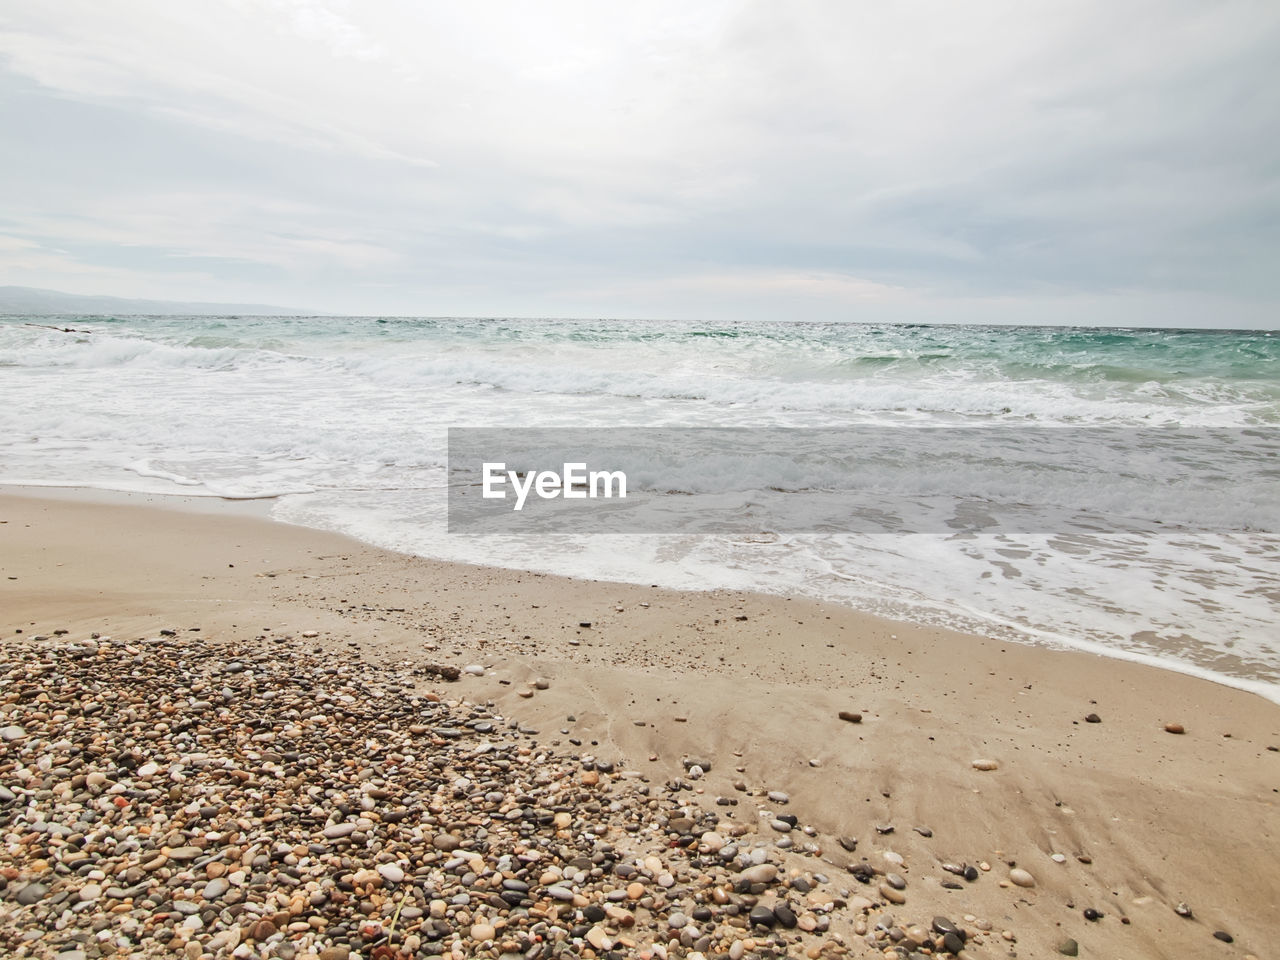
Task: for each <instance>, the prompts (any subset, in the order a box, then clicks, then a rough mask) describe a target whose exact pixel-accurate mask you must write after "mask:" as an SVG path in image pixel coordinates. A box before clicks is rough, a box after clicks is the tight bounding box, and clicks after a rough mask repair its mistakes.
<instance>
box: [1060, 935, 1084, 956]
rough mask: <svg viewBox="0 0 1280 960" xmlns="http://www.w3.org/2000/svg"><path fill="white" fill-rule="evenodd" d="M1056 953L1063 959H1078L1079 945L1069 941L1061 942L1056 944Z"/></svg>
mask: <svg viewBox="0 0 1280 960" xmlns="http://www.w3.org/2000/svg"><path fill="white" fill-rule="evenodd" d="M1058 952H1059V953H1060V954H1062V955H1063V956H1064V957H1078V956H1080V944H1078V943H1076V942H1075V941H1074V940H1070V939H1068V940H1063V941H1062V942H1061V943H1060V944H1058Z"/></svg>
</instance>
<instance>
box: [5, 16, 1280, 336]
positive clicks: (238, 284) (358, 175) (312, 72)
mask: <svg viewBox="0 0 1280 960" xmlns="http://www.w3.org/2000/svg"><path fill="white" fill-rule="evenodd" d="M1277 64H1280V4H1277V3H1275V2H1274V0H1259V2H1236V0H1207V2H1185V0H1154V2H1149V0H1105V2H1095V0H1071V2H1049V0H1044V2H1031V3H1028V2H1026V0H1012V2H1004V0H992V2H988V0H975V2H966V3H957V2H954V0H937V2H931V0H916V2H899V0H875V2H872V0H824V2H813V0H797V2H789V3H786V4H781V3H777V2H772V0H765V2H727V0H697V2H690V0H681V2H667V0H649V2H646V3H643V4H610V3H600V2H598V0H583V2H566V0H545V2H540V3H536V4H529V3H526V4H517V3H514V2H506V3H500V2H492V0H473V2H468V3H465V4H459V3H444V2H435V0H181V2H174V0H112V2H111V3H103V2H101V0H48V2H41V3H31V2H28V0H0V129H2V130H4V131H5V132H4V134H3V136H0V284H15V285H23V286H34V287H49V288H53V289H58V290H63V291H66V292H72V293H84V294H104V295H114V296H127V297H148V298H161V299H179V300H214V301H223V302H226V301H238V302H261V303H273V304H280V305H282V306H288V307H296V308H302V309H312V310H316V311H322V312H329V313H355V314H398V315H430V316H444V315H448V316H562V317H654V318H671V319H697V320H704V319H705V320H708V321H716V322H722V321H732V320H738V319H746V320H760V319H765V320H769V319H774V320H791V319H796V320H816V321H830V320H855V321H912V322H994V323H1079V324H1119V325H1190V326H1201V327H1215V326H1217V327H1245V326H1253V327H1258V326H1261V327H1277V326H1280V258H1278V256H1277V254H1278V253H1280V242H1278V241H1280V67H1277Z"/></svg>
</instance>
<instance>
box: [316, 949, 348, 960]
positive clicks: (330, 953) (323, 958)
mask: <svg viewBox="0 0 1280 960" xmlns="http://www.w3.org/2000/svg"><path fill="white" fill-rule="evenodd" d="M350 956H351V948H350V947H342V946H338V947H325V948H324V949H323V950H321V951H320V960H348V958H349V957H350Z"/></svg>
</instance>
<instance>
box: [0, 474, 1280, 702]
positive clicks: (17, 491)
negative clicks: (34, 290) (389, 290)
mask: <svg viewBox="0 0 1280 960" xmlns="http://www.w3.org/2000/svg"><path fill="white" fill-rule="evenodd" d="M10 495H12V496H18V497H27V498H32V499H46V500H58V501H67V502H73V503H88V504H95V503H96V504H104V505H117V506H134V507H143V508H149V509H157V510H177V511H183V512H194V513H208V514H215V515H228V514H230V515H236V516H247V517H256V518H258V519H261V520H264V521H268V522H271V523H279V524H283V525H285V526H289V527H296V528H299V529H304V530H312V531H315V532H317V533H321V534H325V535H329V536H334V537H338V538H340V539H343V540H347V541H350V542H352V543H356V544H359V545H360V546H362V547H367V548H369V549H372V550H377V551H383V552H387V553H391V554H394V555H396V556H407V557H412V558H414V559H419V560H422V561H424V562H426V563H431V564H445V565H454V564H456V565H459V566H464V567H476V568H479V569H484V570H501V571H505V572H508V573H513V574H521V573H524V574H529V575H538V576H550V577H556V578H562V579H570V580H585V579H588V578H584V577H580V576H577V575H574V574H560V573H555V572H549V571H541V570H530V569H527V568H519V567H508V566H495V565H490V564H486V563H484V562H481V561H477V562H469V561H458V560H441V559H437V558H434V557H426V556H422V555H420V554H414V553H403V552H401V551H399V550H396V549H394V548H389V547H383V546H379V545H378V544H376V543H372V542H370V541H368V540H363V539H360V538H358V537H355V536H353V535H351V534H349V533H344V532H341V531H338V530H331V529H326V528H323V527H313V526H307V525H304V524H298V523H296V522H293V521H290V520H284V519H280V518H277V517H275V516H273V515H272V505H273V504H274V503H275V502H276V501H278V500H280V499H281V498H282V497H284V496H288V494H274V495H271V496H263V497H247V498H240V497H223V496H220V495H216V494H209V495H192V494H183V493H178V492H163V493H158V492H146V491H138V490H122V489H118V488H115V487H89V486H84V485H82V484H71V483H68V484H61V485H42V484H32V483H25V484H24V483H0V498H3V497H5V496H10ZM592 582H599V583H616V584H619V585H623V586H643V584H641V583H640V582H639V581H636V580H614V579H604V580H598V581H592ZM665 589H671V590H676V591H677V592H687V593H694V594H699V593H714V592H726V591H727V592H734V593H744V594H749V595H754V596H762V597H773V598H777V599H793V598H791V597H788V596H787V595H786V594H782V593H769V592H766V591H763V590H757V589H736V588H707V587H690V588H688V589H687V590H680V589H679V588H673V587H670V586H666V587H665ZM803 599H804V600H805V602H811V603H816V604H819V605H824V606H831V607H834V608H837V609H842V610H850V611H852V612H854V613H855V614H857V615H858V616H865V617H867V618H869V619H871V620H874V621H877V622H881V623H888V624H897V625H900V626H902V627H903V628H904V629H907V630H941V631H942V632H945V633H949V634H957V635H963V636H982V635H983V634H982V632H981V631H978V630H970V629H968V628H957V627H952V626H946V625H942V624H935V623H929V622H927V621H924V620H910V619H902V618H898V617H894V616H886V615H882V614H876V613H871V612H868V611H865V610H862V609H860V608H858V607H854V606H851V605H848V604H844V603H841V602H840V601H838V600H825V599H819V598H813V597H804V598H803ZM974 616H975V617H976V621H975V622H978V621H981V620H987V621H989V623H990V625H991V627H993V628H997V629H1004V630H1008V631H1011V632H1012V633H1014V634H1016V635H1018V638H1007V637H1000V638H997V637H990V636H988V637H987V639H988V640H990V641H991V642H1000V643H1013V644H1015V645H1017V646H1031V647H1035V648H1037V649H1043V650H1051V651H1062V652H1068V653H1079V654H1085V655H1091V656H1098V657H1101V658H1103V659H1108V660H1115V661H1120V662H1124V663H1129V664H1136V665H1139V666H1143V667H1148V668H1151V669H1155V670H1161V671H1166V672H1169V673H1174V674H1178V675H1180V676H1185V677H1191V678H1194V679H1197V680H1205V681H1207V682H1209V683H1214V684H1218V685H1221V686H1224V687H1227V688H1229V689H1232V690H1238V691H1242V692H1244V693H1249V694H1253V695H1255V696H1258V697H1261V698H1262V699H1264V700H1266V701H1268V702H1269V703H1272V704H1275V705H1277V706H1280V685H1277V684H1275V683H1270V682H1267V681H1263V680H1257V679H1252V678H1249V677H1239V676H1234V675H1232V674H1229V673H1223V672H1220V671H1216V670H1213V669H1210V668H1208V667H1204V666H1200V665H1197V664H1193V663H1187V662H1184V661H1181V660H1177V659H1169V658H1166V657H1161V656H1159V655H1156V654H1149V653H1143V652H1140V651H1136V650H1126V649H1123V648H1119V647H1116V646H1113V645H1109V644H1106V643H1103V642H1101V641H1097V640H1084V639H1079V638H1070V637H1067V636H1064V635H1060V634H1056V633H1051V632H1047V631H1043V630H1035V629H1033V628H1030V627H1027V626H1025V625H1020V624H1016V623H1011V622H1005V621H1003V620H1000V619H998V618H992V617H991V615H990V614H975V615H974ZM993 632H994V631H993Z"/></svg>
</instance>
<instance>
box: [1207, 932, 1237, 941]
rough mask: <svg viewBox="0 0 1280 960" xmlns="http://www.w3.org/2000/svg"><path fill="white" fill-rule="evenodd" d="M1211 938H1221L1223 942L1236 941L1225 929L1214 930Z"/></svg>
mask: <svg viewBox="0 0 1280 960" xmlns="http://www.w3.org/2000/svg"><path fill="white" fill-rule="evenodd" d="M1213 938H1214V939H1215V940H1221V941H1222V942H1223V943H1235V942H1236V938H1235V937H1233V936H1232V935H1231V934H1229V933H1227V931H1225V930H1215V931H1213Z"/></svg>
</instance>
